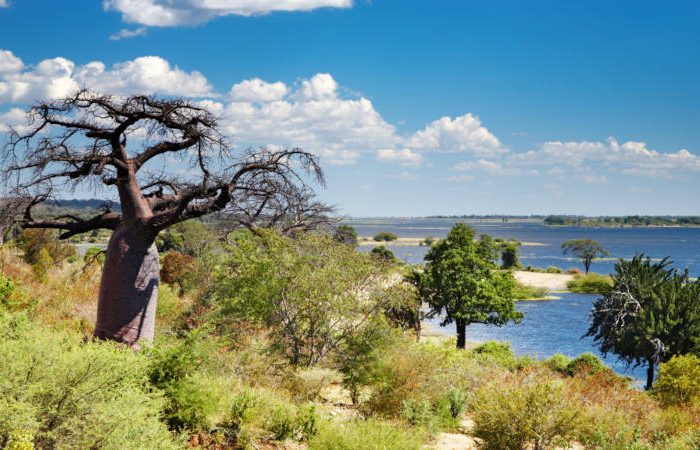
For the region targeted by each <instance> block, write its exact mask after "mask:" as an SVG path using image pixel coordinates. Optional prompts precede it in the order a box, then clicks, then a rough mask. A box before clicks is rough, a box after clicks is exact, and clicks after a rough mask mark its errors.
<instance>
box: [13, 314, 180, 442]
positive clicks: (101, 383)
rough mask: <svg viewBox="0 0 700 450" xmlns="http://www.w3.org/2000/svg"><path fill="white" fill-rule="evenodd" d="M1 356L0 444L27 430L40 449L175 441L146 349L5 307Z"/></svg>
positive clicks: (15, 439) (27, 434)
mask: <svg viewBox="0 0 700 450" xmlns="http://www.w3.org/2000/svg"><path fill="white" fill-rule="evenodd" d="M0 361H2V362H3V363H2V364H0V380H2V391H3V395H2V396H0V445H3V443H7V442H8V440H10V439H11V440H12V442H13V443H16V442H17V440H18V439H19V438H18V436H19V435H18V434H17V433H19V432H22V433H25V435H26V436H31V440H32V441H33V442H34V444H35V445H36V446H37V447H38V448H97V447H99V448H153V449H156V448H174V447H175V446H176V445H175V444H176V441H175V440H174V438H173V436H171V435H170V433H168V431H167V429H166V427H165V426H164V424H163V423H162V422H160V420H159V416H160V411H161V410H162V408H163V405H164V401H163V399H162V397H160V395H159V394H157V392H154V391H152V390H150V389H149V388H148V384H147V380H146V377H145V374H146V370H145V365H146V358H144V357H143V355H139V354H135V353H133V352H131V351H127V350H124V349H122V348H120V347H118V346H117V345H116V344H113V343H107V342H96V343H81V342H80V339H79V337H78V336H76V335H70V334H62V333H55V332H49V331H45V330H41V329H40V328H39V327H38V326H36V325H33V324H31V323H29V322H28V320H27V318H26V316H24V315H9V314H7V313H0ZM13 445H14V444H13ZM17 448H18V447H17Z"/></svg>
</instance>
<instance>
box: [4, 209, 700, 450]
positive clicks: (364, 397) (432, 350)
mask: <svg viewBox="0 0 700 450" xmlns="http://www.w3.org/2000/svg"><path fill="white" fill-rule="evenodd" d="M219 238H220V237H219V236H216V235H215V233H214V232H213V231H212V230H211V229H209V228H208V227H207V226H206V225H204V224H203V223H201V222H186V223H184V224H181V225H178V226H177V227H175V228H174V229H172V230H171V231H168V232H166V233H163V234H162V235H161V236H160V239H159V241H158V245H159V247H160V250H161V252H162V261H161V278H162V280H163V281H164V283H162V285H161V287H160V290H159V303H158V313H157V320H158V323H157V330H158V333H157V338H156V342H155V343H154V345H153V346H151V347H148V348H145V349H143V350H141V351H139V352H134V351H132V350H128V349H126V348H123V347H120V346H119V345H117V344H113V343H109V342H100V341H93V340H92V339H91V338H90V336H91V332H92V327H93V326H94V320H95V317H94V311H95V302H96V298H97V290H98V284H99V279H100V272H101V267H100V264H101V262H100V261H101V258H100V254H99V252H98V251H94V252H92V253H90V254H89V255H87V256H86V257H82V256H78V255H76V254H66V256H60V252H59V253H56V252H58V250H57V248H58V249H60V248H59V247H56V246H55V243H54V241H53V240H52V239H51V237H50V236H49V238H46V240H44V241H40V247H41V248H40V249H39V250H38V252H36V254H37V255H40V254H46V255H48V256H49V257H52V256H51V253H50V252H49V250H51V252H54V253H53V254H54V256H53V257H52V258H53V259H52V260H53V264H51V265H49V266H48V267H43V266H42V268H40V269H41V270H38V269H37V267H36V266H37V264H39V263H41V258H39V259H31V258H27V255H26V253H25V251H24V250H22V249H21V247H20V246H19V244H16V243H14V242H13V243H10V244H6V245H4V246H3V247H1V248H0V273H1V274H2V275H0V336H1V337H2V338H1V339H0V360H1V361H3V364H1V365H0V380H2V382H1V383H2V384H1V386H2V390H3V396H2V397H0V447H2V448H11V449H28V448H41V449H44V448H46V449H49V448H126V449H129V448H134V449H136V448H186V447H189V448H206V449H223V448H232V449H240V448H258V449H263V448H264V449H272V448H289V449H292V448H294V449H300V448H309V449H396V450H399V449H401V450H403V449H420V448H431V446H433V445H434V444H433V443H434V442H436V440H437V438H438V436H439V435H440V433H443V432H450V433H456V434H467V435H469V436H470V437H471V438H473V439H475V441H474V442H476V444H477V445H479V446H480V447H481V448H485V449H524V448H538V449H547V448H557V447H558V448H565V447H567V446H569V445H573V444H574V443H578V444H580V445H582V446H583V447H584V448H591V449H679V450H680V449H689V450H690V449H696V448H698V447H699V446H700V432H699V431H698V430H700V395H699V394H698V392H700V388H699V387H698V382H697V379H698V377H697V376H696V377H694V378H693V377H692V376H691V377H689V376H688V375H687V374H688V373H694V372H692V371H695V373H696V372H697V371H698V370H699V369H698V367H699V365H700V362H699V361H698V359H697V358H694V357H689V356H688V357H676V358H674V359H672V360H671V361H669V362H668V363H666V364H662V367H661V374H660V377H659V381H658V383H657V386H658V388H657V389H656V390H654V391H652V392H649V393H647V392H642V391H640V390H638V389H635V388H634V387H633V386H632V384H631V382H630V380H628V379H625V378H622V377H619V376H617V375H615V374H614V373H613V372H612V371H611V370H610V369H608V368H606V367H605V366H604V365H603V364H602V363H601V362H600V360H598V359H597V358H596V357H595V356H593V355H591V354H586V355H581V356H579V357H577V358H575V359H571V358H568V357H566V356H563V355H555V356H554V357H552V358H550V359H547V360H534V359H532V358H527V357H525V358H523V357H516V356H514V355H513V353H512V352H511V350H510V348H509V347H508V345H507V344H504V343H496V342H489V343H484V344H483V345H480V346H478V347H475V348H471V349H467V350H457V349H456V348H455V343H454V341H451V340H449V339H422V340H420V341H418V340H417V339H416V337H417V336H416V334H417V331H418V330H419V322H420V313H419V308H418V307H419V306H420V305H418V304H417V293H416V290H415V289H416V288H415V287H414V286H413V284H411V283H410V282H407V281H405V278H404V276H405V275H408V274H409V272H410V268H408V267H406V266H403V265H401V264H400V263H396V262H394V261H390V260H387V259H384V258H380V257H373V256H370V255H366V254H362V253H359V252H357V251H356V250H355V249H354V248H353V247H352V246H351V245H346V244H342V243H338V242H337V241H336V240H334V239H333V237H332V236H328V235H325V234H321V233H302V234H299V235H297V236H295V237H294V238H289V237H283V236H280V235H278V234H276V233H275V232H272V231H266V230H259V231H258V232H256V233H252V232H249V231H238V232H234V233H232V234H230V235H228V236H227V237H226V239H225V240H222V239H219ZM224 242H225V243H224ZM52 246H53V247H52ZM466 419H470V421H467V420H466ZM467 423H469V424H470V425H465V424H467ZM472 423H473V424H472Z"/></svg>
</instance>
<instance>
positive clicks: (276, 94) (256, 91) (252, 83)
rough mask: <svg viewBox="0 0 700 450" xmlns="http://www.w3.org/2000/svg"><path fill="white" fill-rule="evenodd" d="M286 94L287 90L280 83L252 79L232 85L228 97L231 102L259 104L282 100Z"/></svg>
mask: <svg viewBox="0 0 700 450" xmlns="http://www.w3.org/2000/svg"><path fill="white" fill-rule="evenodd" d="M288 92H289V88H287V86H286V85H285V84H284V83H282V82H281V81H278V82H276V83H266V82H265V81H263V80H261V79H260V78H253V79H250V80H244V81H241V82H240V83H238V84H234V85H233V86H232V87H231V91H230V92H229V95H230V97H231V99H232V100H233V101H237V102H251V103H259V102H272V101H275V100H282V99H283V98H284V97H285V96H286V95H287V93H288Z"/></svg>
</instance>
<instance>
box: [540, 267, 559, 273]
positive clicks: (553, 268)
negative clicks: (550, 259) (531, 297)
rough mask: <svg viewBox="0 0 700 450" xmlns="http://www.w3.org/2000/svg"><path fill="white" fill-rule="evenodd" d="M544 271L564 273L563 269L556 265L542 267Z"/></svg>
mask: <svg viewBox="0 0 700 450" xmlns="http://www.w3.org/2000/svg"><path fill="white" fill-rule="evenodd" d="M544 271H545V273H564V270H563V269H561V268H560V267H556V266H549V267H547V268H546V269H544Z"/></svg>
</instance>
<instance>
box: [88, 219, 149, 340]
mask: <svg viewBox="0 0 700 450" xmlns="http://www.w3.org/2000/svg"><path fill="white" fill-rule="evenodd" d="M154 241H155V236H153V235H152V233H150V232H148V231H146V230H144V228H142V227H139V226H129V225H126V224H124V223H123V224H122V225H120V226H119V227H118V228H117V229H116V230H115V231H114V233H113V234H112V237H111V239H110V240H109V245H108V247H107V255H106V259H105V263H104V270H103V272H102V283H101V285H100V297H99V303H98V305H97V324H96V325H95V336H96V337H99V338H103V339H112V340H115V341H118V342H123V343H125V344H127V345H129V346H130V347H132V348H136V349H138V348H139V347H140V346H139V341H140V340H145V341H148V342H150V341H152V340H153V335H154V332H155V315H156V304H157V300H158V281H159V278H160V264H159V260H158V250H157V249H156V246H155V243H154Z"/></svg>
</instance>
